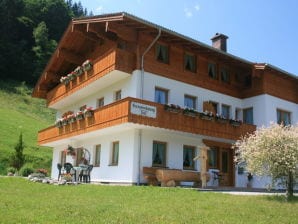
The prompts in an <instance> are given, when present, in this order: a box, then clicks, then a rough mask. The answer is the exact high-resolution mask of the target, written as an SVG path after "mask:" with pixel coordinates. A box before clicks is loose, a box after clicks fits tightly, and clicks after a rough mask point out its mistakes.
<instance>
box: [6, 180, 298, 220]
mask: <svg viewBox="0 0 298 224" xmlns="http://www.w3.org/2000/svg"><path fill="white" fill-rule="evenodd" d="M0 195H1V200H0V214H1V219H0V222H1V223H85V224H87V223H207V224H208V223H297V220H298V213H297V210H298V198H297V197H295V198H294V200H292V201H291V202H285V201H284V198H283V197H280V196H237V195H227V194H220V193H210V192H199V191H196V190H193V189H182V188H160V187H145V186H142V187H137V186H132V187H123V186H99V185H90V184H88V185H78V186H54V185H46V184H40V183H32V182H29V181H28V180H26V179H23V178H16V177H5V178H4V177H2V178H0Z"/></svg>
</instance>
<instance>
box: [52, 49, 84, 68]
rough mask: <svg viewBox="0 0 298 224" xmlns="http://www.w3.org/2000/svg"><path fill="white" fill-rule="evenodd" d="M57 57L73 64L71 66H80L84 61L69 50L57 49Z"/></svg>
mask: <svg viewBox="0 0 298 224" xmlns="http://www.w3.org/2000/svg"><path fill="white" fill-rule="evenodd" d="M57 57H58V58H60V57H62V58H65V60H66V61H68V62H70V63H73V64H77V65H80V64H82V62H83V61H84V59H83V57H82V56H81V55H79V54H76V53H74V52H72V51H70V50H67V49H65V48H60V49H58V52H57Z"/></svg>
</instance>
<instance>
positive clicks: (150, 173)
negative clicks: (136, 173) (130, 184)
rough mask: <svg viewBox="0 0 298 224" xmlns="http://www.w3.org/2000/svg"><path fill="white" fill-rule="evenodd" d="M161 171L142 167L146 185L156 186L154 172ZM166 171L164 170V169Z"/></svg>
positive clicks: (155, 168)
mask: <svg viewBox="0 0 298 224" xmlns="http://www.w3.org/2000/svg"><path fill="white" fill-rule="evenodd" d="M158 169H163V168H161V167H145V166H144V167H143V175H144V178H145V179H146V180H147V183H148V185H151V186H157V185H158V180H157V178H156V170H158ZM164 169H166V168H164Z"/></svg>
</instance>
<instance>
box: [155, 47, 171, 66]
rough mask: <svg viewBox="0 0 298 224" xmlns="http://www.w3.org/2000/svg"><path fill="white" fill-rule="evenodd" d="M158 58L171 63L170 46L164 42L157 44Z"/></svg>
mask: <svg viewBox="0 0 298 224" xmlns="http://www.w3.org/2000/svg"><path fill="white" fill-rule="evenodd" d="M155 53H156V59H157V60H158V61H160V62H163V63H169V47H168V46H166V45H162V44H156V52H155Z"/></svg>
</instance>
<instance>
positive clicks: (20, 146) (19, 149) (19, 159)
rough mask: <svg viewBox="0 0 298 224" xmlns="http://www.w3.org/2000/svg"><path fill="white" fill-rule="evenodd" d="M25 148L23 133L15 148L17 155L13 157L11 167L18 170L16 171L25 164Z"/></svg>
mask: <svg viewBox="0 0 298 224" xmlns="http://www.w3.org/2000/svg"><path fill="white" fill-rule="evenodd" d="M24 147H25V145H24V142H23V134H22V132H21V133H20V136H19V141H18V143H17V144H16V146H15V147H14V149H15V153H14V154H13V155H12V157H11V166H12V167H14V168H16V170H18V171H19V170H20V168H21V167H22V166H23V165H24V163H25V155H24V154H23V150H24Z"/></svg>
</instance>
